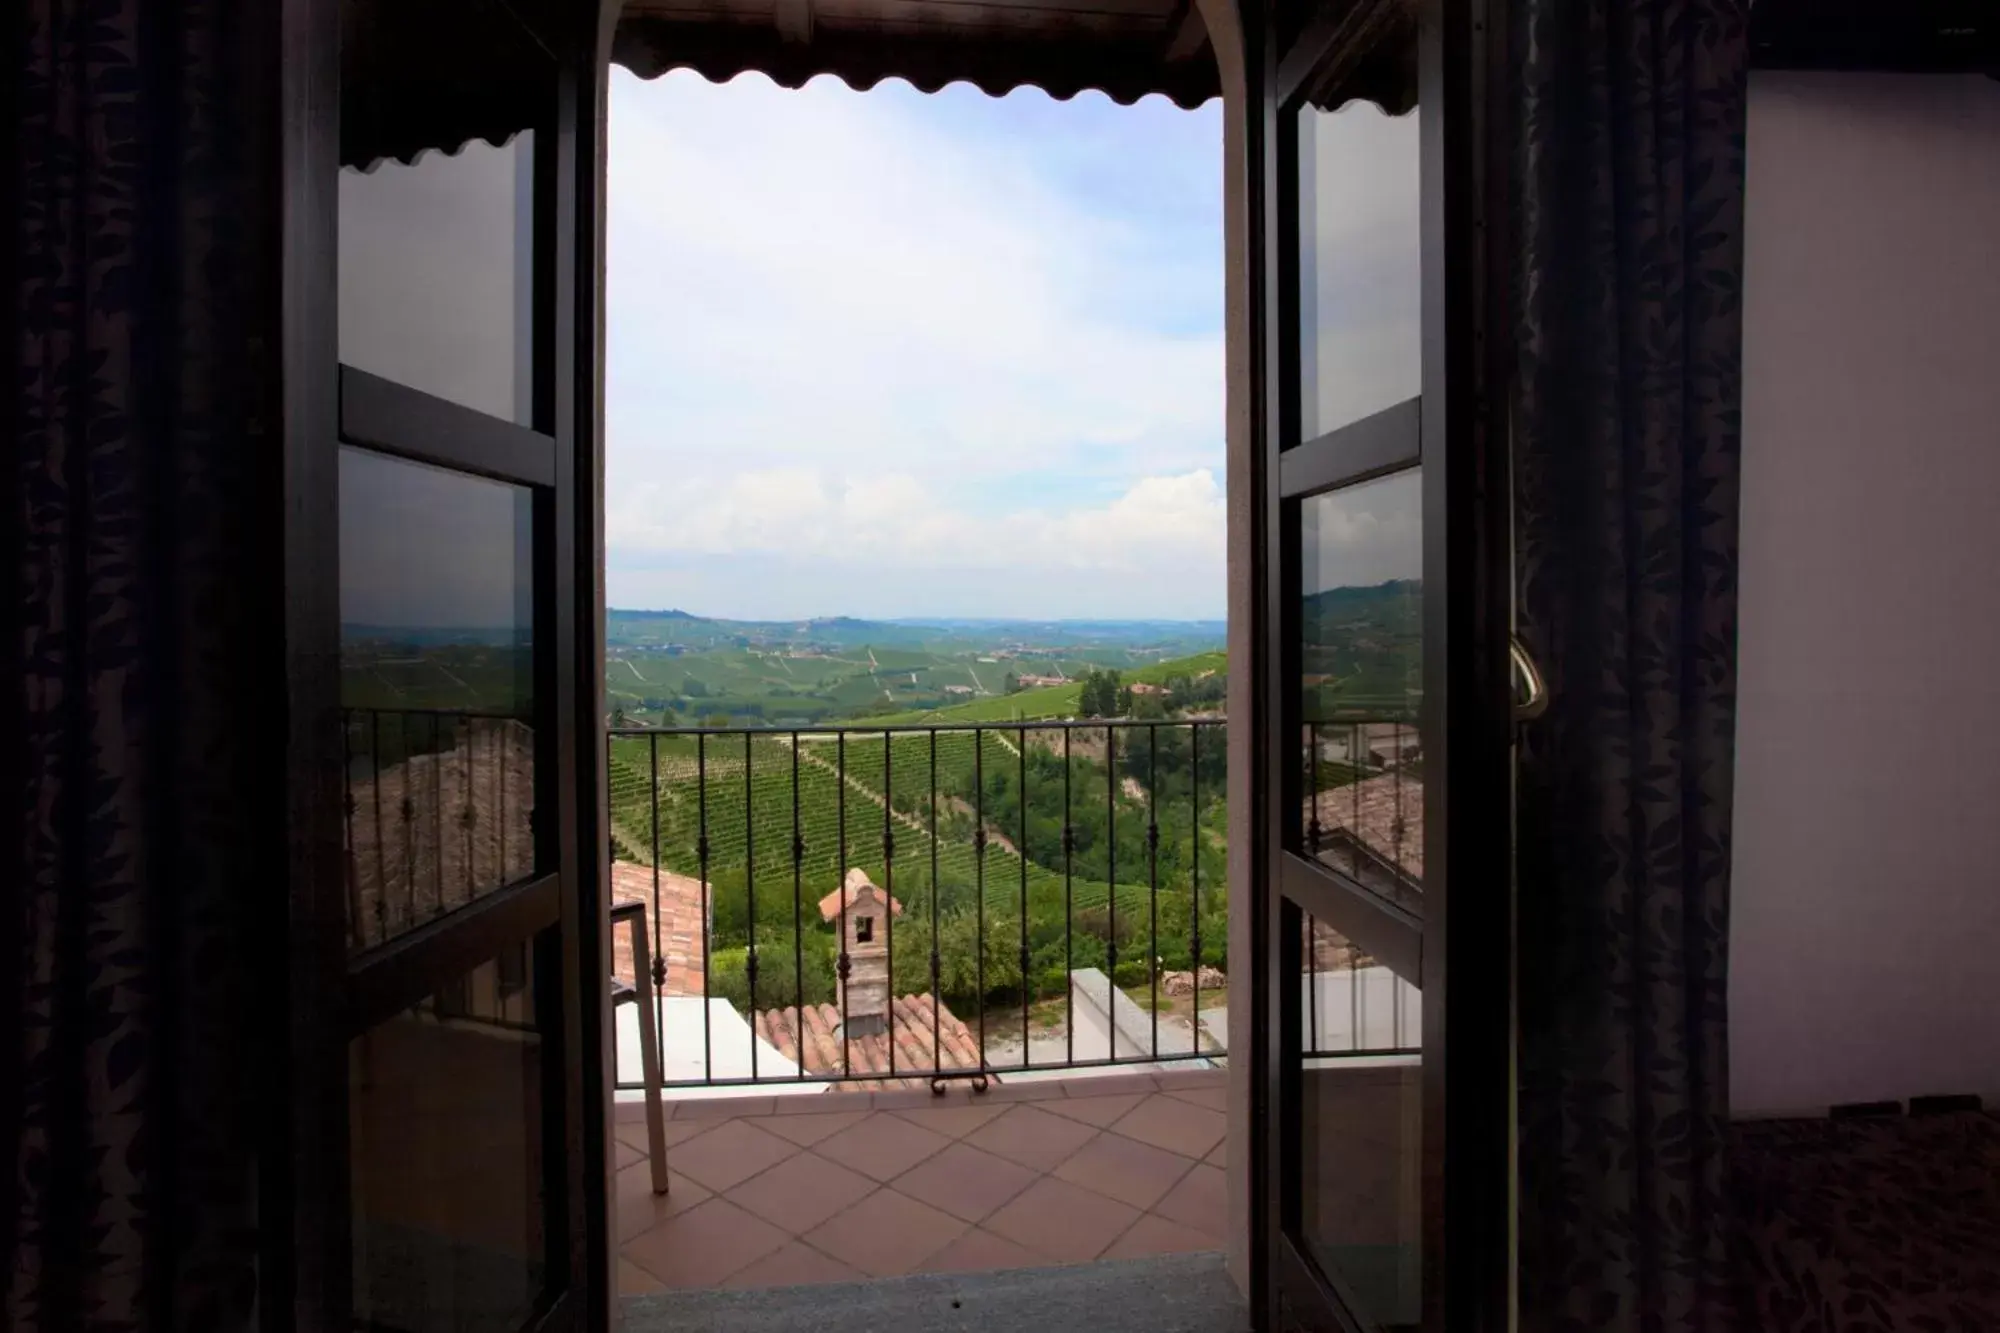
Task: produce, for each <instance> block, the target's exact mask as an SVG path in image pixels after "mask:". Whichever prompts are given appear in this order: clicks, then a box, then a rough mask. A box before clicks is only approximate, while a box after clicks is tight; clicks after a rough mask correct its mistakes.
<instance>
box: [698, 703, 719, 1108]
mask: <svg viewBox="0 0 2000 1333" xmlns="http://www.w3.org/2000/svg"><path fill="white" fill-rule="evenodd" d="M694 782H695V792H696V794H697V795H696V799H697V800H698V801H699V802H700V804H699V805H698V806H697V808H696V811H695V819H696V821H697V822H696V825H695V840H694V854H695V857H696V859H697V860H698V861H699V862H700V864H701V1077H702V1081H703V1082H704V1083H713V1082H715V1032H714V1025H713V1023H712V1021H711V1020H710V1018H709V1015H708V998H709V987H710V982H709V973H710V972H712V971H714V970H715V969H714V966H713V964H712V962H711V960H710V958H709V949H708V930H709V921H710V917H709V914H708V912H709V906H708V733H707V732H703V731H698V732H696V733H695V736H694Z"/></svg>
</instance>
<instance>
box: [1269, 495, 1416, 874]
mask: <svg viewBox="0 0 2000 1333" xmlns="http://www.w3.org/2000/svg"><path fill="white" fill-rule="evenodd" d="M1422 511H1423V472H1422V469H1421V468H1409V469H1406V470H1404V471H1401V472H1397V473H1393V474H1391V475H1389V476H1386V477H1377V478H1375V479H1373V480H1369V481H1363V482H1360V483H1357V484H1355V485H1352V486H1346V487H1342V488H1340V489H1337V490H1332V491H1325V492H1322V493H1320V494H1317V495H1312V496H1308V497H1306V498H1304V499H1302V500H1300V501H1299V502H1298V529H1299V550H1298V562H1299V575H1298V577H1299V591H1300V598H1299V606H1298V612H1297V614H1298V629H1297V634H1298V660H1299V727H1300V733H1299V734H1300V741H1301V745H1302V747H1303V756H1302V764H1301V767H1302V769H1303V772H1302V773H1301V774H1300V780H1301V783H1302V785H1303V790H1304V791H1305V793H1306V800H1305V803H1304V806H1305V808H1304V812H1303V820H1302V827H1301V829H1300V835H1301V839H1300V841H1301V849H1302V850H1303V852H1304V854H1305V855H1306V856H1308V857H1310V858H1312V859H1313V860H1314V861H1315V862H1317V863H1318V864H1320V865H1323V866H1326V867H1329V868H1331V869H1333V870H1336V871H1338V872H1340V873H1341V874H1343V875H1345V876H1346V877H1347V878H1348V879H1350V880H1351V881H1352V882H1353V884H1354V885H1356V886H1358V887H1360V888H1363V889H1366V890H1367V891H1369V892H1370V893H1373V894H1376V895H1377V896H1379V897H1381V898H1383V899H1385V900H1387V901H1389V902H1392V903H1395V904H1396V905H1398V906H1400V907H1403V908H1406V909H1408V910H1410V911H1413V912H1414V911H1419V910H1420V909H1421V906H1422V888H1423V864H1424V852H1423V841H1424V838H1423V834H1424V783H1423V740H1422V734H1421V729H1420V727H1419V709H1420V705H1421V704H1422V700H1423V555H1424V548H1423V515H1422Z"/></svg>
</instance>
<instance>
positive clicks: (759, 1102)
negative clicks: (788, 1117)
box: [667, 1097, 774, 1120]
mask: <svg viewBox="0 0 2000 1333" xmlns="http://www.w3.org/2000/svg"><path fill="white" fill-rule="evenodd" d="M773 1100H774V1099H772V1098H770V1097H690V1098H688V1099H687V1100H686V1101H679V1102H668V1103H667V1114H669V1115H671V1116H672V1117H673V1118H674V1119H676V1120H734V1119H735V1118H736V1117H738V1116H746V1115H753V1116H754V1115H769V1114H771V1104H772V1101H773Z"/></svg>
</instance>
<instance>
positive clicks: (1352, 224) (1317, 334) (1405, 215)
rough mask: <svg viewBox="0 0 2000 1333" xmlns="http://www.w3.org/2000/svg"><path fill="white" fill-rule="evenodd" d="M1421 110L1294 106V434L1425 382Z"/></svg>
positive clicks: (1319, 428)
mask: <svg viewBox="0 0 2000 1333" xmlns="http://www.w3.org/2000/svg"><path fill="white" fill-rule="evenodd" d="M1417 115H1418V113H1417V112H1415V111H1411V112H1408V113H1407V114H1404V115H1401V116H1390V115H1385V114H1384V113H1383V112H1382V110H1381V109H1380V108H1379V107H1377V106H1375V105H1374V104H1373V103H1370V102H1359V101H1357V102H1351V103H1349V104H1347V105H1346V106H1343V107H1342V108H1341V109H1340V110H1338V111H1319V110H1316V109H1314V108H1313V107H1311V106H1306V107H1303V108H1301V109H1300V111H1299V112H1298V143H1299V156H1298V167H1299V194H1298V198H1299V220H1298V226H1299V396H1300V403H1299V420H1300V437H1301V439H1305V440H1310V439H1313V438H1315V437H1317V436H1320V435H1324V434H1326V433H1327V432H1329V431H1332V430H1336V429H1338V428H1339V427H1341V426H1346V425H1351V424H1352V423H1354V422H1356V421H1359V420H1360V419H1361V418H1363V417H1366V416H1370V415H1372V414H1374V413H1376V412H1379V411H1381V410H1383V409H1384V408H1388V407H1394V406H1395V405H1396V404H1397V403H1400V402H1404V401H1406V400H1408V399H1411V398H1414V397H1416V396H1417V394H1418V393H1419V392H1420V391H1421V389H1422V381H1421V374H1422V353H1423V346H1422V296H1423V292H1422V287H1421V284H1420V281H1419V277H1420V270H1419V254H1420V246H1419V238H1418V207H1417V201H1418V180H1419V178H1418V156H1417Z"/></svg>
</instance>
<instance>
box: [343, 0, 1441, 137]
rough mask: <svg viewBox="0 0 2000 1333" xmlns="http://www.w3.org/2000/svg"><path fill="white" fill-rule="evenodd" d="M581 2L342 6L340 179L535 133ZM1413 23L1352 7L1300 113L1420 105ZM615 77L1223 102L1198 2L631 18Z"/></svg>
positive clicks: (1367, 6)
mask: <svg viewBox="0 0 2000 1333" xmlns="http://www.w3.org/2000/svg"><path fill="white" fill-rule="evenodd" d="M582 2H583V0H459V2H458V3H453V4H412V3H408V2H407V0H373V2H372V3H368V4H349V5H343V6H342V18H343V22H342V31H341V99H340V100H341V148H340V160H341V162H342V164H343V165H346V166H366V165H368V164H371V163H374V162H377V161H380V160H382V159H384V158H395V159H398V160H400V161H405V162H408V161H412V160H414V159H415V157H416V156H417V155H418V154H419V153H422V152H424V151H425V150H428V149H440V150H444V151H447V152H456V151H457V150H458V149H460V148H462V147H463V146H464V145H465V144H467V143H468V142H470V141H471V140H473V139H483V140H485V141H486V142H488V143H493V144H500V143H504V142H506V141H507V140H508V139H510V138H512V137H513V136H514V135H515V134H517V133H519V132H520V131H521V130H523V129H525V128H529V127H530V126H531V125H532V124H535V123H539V122H540V121H541V120H542V118H543V117H545V115H546V108H547V106H548V99H547V91H548V76H549V73H550V71H551V68H552V66H553V59H552V55H551V53H552V52H557V51H561V50H563V49H564V47H565V45H566V33H567V31H568V30H570V29H572V28H573V27H574V26H575V10H576V9H577V8H578V7H579V6H580V5H581V4H582ZM1414 13H1415V7H1414V6H1413V5H1410V4H1408V3H1407V0H1357V3H1356V4H1354V5H1352V6H1349V7H1348V8H1347V9H1346V10H1343V11H1342V15H1343V17H1342V20H1341V24H1340V25H1339V28H1338V30H1337V31H1332V32H1331V33H1330V34H1329V35H1328V36H1327V38H1326V40H1327V41H1328V42H1329V44H1330V49H1334V50H1336V51H1338V52H1340V55H1339V58H1337V59H1332V60H1329V61H1328V62H1327V65H1326V68H1327V70H1328V71H1329V75H1328V78H1329V80H1330V82H1327V83H1325V84H1324V85H1322V84H1315V85H1314V86H1312V87H1310V88H1308V89H1307V90H1306V95H1307V97H1308V98H1309V100H1311V102H1312V103H1313V104H1314V105H1315V106H1321V107H1325V108H1332V107H1335V106H1338V105H1340V104H1342V103H1344V102H1347V101H1351V100H1355V99H1365V100H1368V101H1372V102H1375V103H1377V104H1379V105H1381V106H1382V107H1383V108H1384V109H1386V110H1389V111H1392V112H1400V111H1403V110H1405V109H1407V108H1408V107H1409V106H1410V105H1412V104H1413V103H1414V100H1415V87H1416V79H1415V65H1414V61H1413V60H1412V59H1411V58H1410V52H1411V50H1413V49H1414V43H1413V42H1411V41H1410V40H1409V38H1410V35H1411V34H1412V33H1414V31H1415V19H1414ZM611 59H612V61H613V63H615V64H619V65H622V66H624V67H625V68H626V69H629V70H631V71H632V72H633V73H634V74H637V75H639V76H640V77H641V78H649V79H650V78H655V77H657V76H659V75H661V74H664V73H666V72H667V71H668V70H671V69H690V70H694V71H696V72H697V73H699V74H701V75H702V76H703V77H705V78H707V79H709V80H711V81H714V82H718V83H720V82H726V81H727V80H729V79H732V78H735V77H736V76H737V75H739V74H745V73H750V72H756V73H761V74H763V75H766V76H767V77H769V78H770V79H772V80H773V81H774V82H776V83H778V84H779V85H781V86H783V87H787V88H796V87H799V86H801V85H802V84H804V83H805V82H806V81H807V80H809V79H812V78H814V77H816V76H819V75H832V76H834V77H836V78H838V79H841V80H842V81H844V82H845V83H847V84H848V85H849V86H850V87H853V88H857V89H867V88H872V87H874V86H875V85H876V84H878V83H880V82H882V81H883V80H884V79H891V78H899V79H903V80H904V81H906V82H908V83H909V84H910V85H911V86H913V87H915V88H916V89H918V90H919V91H921V92H935V91H937V90H938V89H940V88H942V87H944V86H945V85H946V84H950V83H961V82H962V83H970V84H972V85H973V86H975V87H977V88H979V89H980V90H981V91H983V92H986V93H988V94H990V95H992V96H996V97H997V96H1001V95H1004V94H1006V93H1009V92H1012V91H1013V90H1014V89H1016V88H1021V87H1035V88H1040V89H1042V90H1043V91H1044V92H1046V93H1048V94H1049V95H1050V96H1051V97H1055V98H1060V99H1065V100H1066V99H1068V98H1071V97H1074V96H1076V95H1077V94H1078V93H1080V92H1083V91H1085V90H1086V89H1095V90H1097V91H1099V92H1101V93H1103V94H1104V95H1105V96H1107V97H1109V98H1110V99H1111V100H1112V101H1114V102H1118V103H1121V104H1126V103H1131V102H1134V101H1137V100H1138V99H1139V98H1141V97H1144V96H1147V95H1149V94H1154V93H1158V94H1160V95H1162V96H1164V97H1166V98H1168V99H1170V100H1171V101H1173V102H1174V103H1175V104H1177V105H1179V106H1183V107H1195V106H1199V105H1201V104H1202V103H1203V102H1206V101H1208V100H1209V99H1211V98H1213V97H1216V96H1218V95H1219V94H1220V92H1221V77H1220V73H1219V70H1218V66H1217V64H1216V58H1215V54H1214V51H1213V47H1212V43H1211V41H1210V38H1209V33H1208V29H1207V26H1206V24H1205V23H1204V22H1203V19H1202V14H1201V8H1200V6H1199V5H1198V4H1196V3H1195V2H1194V0H626V2H625V4H624V7H623V9H622V11H621V12H620V16H619V20H618V26H617V28H616V30H615V32H614V35H613V38H612V48H611Z"/></svg>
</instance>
